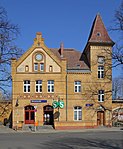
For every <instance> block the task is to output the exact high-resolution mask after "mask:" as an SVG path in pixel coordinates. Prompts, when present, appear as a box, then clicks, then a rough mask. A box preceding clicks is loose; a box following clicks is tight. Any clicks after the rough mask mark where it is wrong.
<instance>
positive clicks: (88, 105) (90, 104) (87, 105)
mask: <svg viewBox="0 0 123 149" xmlns="http://www.w3.org/2000/svg"><path fill="white" fill-rule="evenodd" d="M85 106H86V107H92V106H93V104H92V103H87V104H86V105H85Z"/></svg>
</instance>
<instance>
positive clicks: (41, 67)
mask: <svg viewBox="0 0 123 149" xmlns="http://www.w3.org/2000/svg"><path fill="white" fill-rule="evenodd" d="M40 71H44V64H43V63H41V64H40Z"/></svg>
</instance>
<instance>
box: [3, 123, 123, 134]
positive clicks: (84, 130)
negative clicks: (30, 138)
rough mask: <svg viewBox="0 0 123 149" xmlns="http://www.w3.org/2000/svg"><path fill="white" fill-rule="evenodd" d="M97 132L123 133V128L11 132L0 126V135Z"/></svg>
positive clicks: (11, 130) (9, 129)
mask: <svg viewBox="0 0 123 149" xmlns="http://www.w3.org/2000/svg"><path fill="white" fill-rule="evenodd" d="M89 131H90V132H92V131H93V132H97V131H123V127H99V128H92V129H74V130H55V129H40V130H36V131H26V130H17V131H15V130H13V129H11V128H8V127H6V126H3V125H0V134H2V133H61V132H63V133H64V132H89Z"/></svg>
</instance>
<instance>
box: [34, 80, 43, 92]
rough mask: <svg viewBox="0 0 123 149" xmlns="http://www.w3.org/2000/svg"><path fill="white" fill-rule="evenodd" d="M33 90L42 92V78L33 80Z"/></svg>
mask: <svg viewBox="0 0 123 149" xmlns="http://www.w3.org/2000/svg"><path fill="white" fill-rule="evenodd" d="M35 92H36V93H42V80H36V81H35Z"/></svg>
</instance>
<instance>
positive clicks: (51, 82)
mask: <svg viewBox="0 0 123 149" xmlns="http://www.w3.org/2000/svg"><path fill="white" fill-rule="evenodd" d="M47 92H48V93H54V80H48V81H47Z"/></svg>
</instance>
